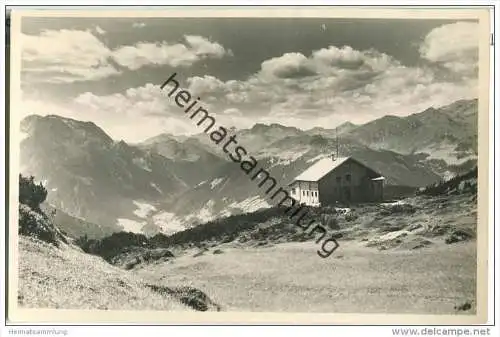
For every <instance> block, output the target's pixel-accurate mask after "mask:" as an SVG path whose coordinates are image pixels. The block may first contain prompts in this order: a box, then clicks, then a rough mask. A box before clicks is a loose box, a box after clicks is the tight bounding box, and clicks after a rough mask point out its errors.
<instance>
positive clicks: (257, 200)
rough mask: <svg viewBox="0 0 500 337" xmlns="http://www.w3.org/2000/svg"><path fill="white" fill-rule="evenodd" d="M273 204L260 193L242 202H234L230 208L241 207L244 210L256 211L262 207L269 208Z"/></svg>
mask: <svg viewBox="0 0 500 337" xmlns="http://www.w3.org/2000/svg"><path fill="white" fill-rule="evenodd" d="M269 207H271V205H270V204H269V203H268V202H267V201H266V200H265V199H263V198H261V197H259V196H258V195H256V196H254V197H251V198H247V199H245V200H243V201H240V202H233V203H232V204H230V205H229V208H235V209H240V210H241V211H244V212H255V211H257V210H259V209H262V208H269Z"/></svg>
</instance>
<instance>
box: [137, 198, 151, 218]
mask: <svg viewBox="0 0 500 337" xmlns="http://www.w3.org/2000/svg"><path fill="white" fill-rule="evenodd" d="M134 205H136V206H137V207H138V209H136V210H135V211H134V214H135V215H137V216H138V217H139V218H143V219H144V218H147V217H148V215H149V214H151V213H152V212H154V211H156V207H154V206H153V205H150V204H148V203H145V202H140V201H137V200H134Z"/></svg>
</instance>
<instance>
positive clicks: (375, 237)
mask: <svg viewBox="0 0 500 337" xmlns="http://www.w3.org/2000/svg"><path fill="white" fill-rule="evenodd" d="M407 201H409V202H412V203H413V204H415V206H416V207H417V211H416V212H415V213H412V214H401V213H394V214H389V215H382V214H381V210H380V208H379V207H375V206H373V207H367V208H365V209H359V210H356V213H357V214H358V215H359V217H358V218H357V219H356V220H354V221H352V222H349V223H340V226H341V232H343V233H344V238H343V239H339V243H340V245H341V247H340V248H339V249H338V250H337V251H336V252H335V253H334V254H333V255H332V256H330V257H329V258H328V259H321V258H320V257H318V256H317V254H316V250H317V249H318V246H317V245H316V244H314V242H304V243H295V242H294V243H284V244H277V245H274V246H273V245H271V246H270V247H261V248H256V247H253V246H254V245H253V244H250V245H248V243H246V244H245V245H238V244H237V243H236V242H231V243H225V244H218V245H216V247H213V248H212V249H211V251H207V252H205V253H204V254H203V255H201V256H198V257H193V255H197V254H195V253H196V252H197V251H198V250H197V249H190V250H187V251H185V252H184V253H185V255H184V256H182V257H180V258H177V259H175V260H173V261H170V262H168V263H163V264H154V265H144V266H142V267H140V268H138V269H136V270H135V271H134V272H135V273H139V275H140V277H143V278H147V279H155V280H156V281H157V282H160V283H161V282H168V284H171V285H175V284H179V285H185V284H189V285H191V286H194V287H197V288H199V289H202V290H203V291H205V292H206V293H207V294H209V295H210V297H211V298H212V299H213V300H214V301H216V302H217V303H220V304H221V305H222V306H223V308H224V309H223V310H244V311H288V312H358V313H362V312H364V313H375V312H380V313H385V312H390V313H426V314H432V313H434V314H438V313H439V314H447V313H449V314H452V313H455V312H456V311H455V306H457V305H462V304H464V302H469V303H471V304H472V307H471V309H470V310H467V311H464V312H463V313H466V314H473V313H474V312H475V297H476V296H475V291H476V283H475V282H476V241H475V239H474V236H475V230H476V218H475V214H476V204H475V200H474V197H473V196H470V195H459V196H446V197H438V198H421V197H419V198H414V199H410V200H407ZM457 230H460V231H466V232H468V233H471V235H472V238H471V239H470V240H468V241H465V242H458V243H453V244H449V245H448V244H445V239H446V238H448V237H449V236H450V233H453V232H455V231H457ZM387 233H405V235H404V236H402V237H400V238H398V239H396V240H394V239H391V240H387V239H385V240H383V239H381V237H382V238H383V237H384V235H385V234H387ZM422 241H425V242H427V245H426V246H424V247H418V243H420V242H422ZM254 243H255V241H254ZM374 243H375V244H374ZM415 243H416V244H415ZM210 245H211V244H210ZM210 245H209V246H210ZM368 245H371V246H368ZM415 247H418V248H415ZM215 249H221V250H222V251H223V254H212V253H213V251H214V250H215Z"/></svg>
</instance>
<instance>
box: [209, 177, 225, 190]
mask: <svg viewBox="0 0 500 337" xmlns="http://www.w3.org/2000/svg"><path fill="white" fill-rule="evenodd" d="M223 181H224V178H216V179H214V180H212V182H210V187H211V188H212V189H214V188H215V187H216V186H217V185H219V184H220V183H221V182H223Z"/></svg>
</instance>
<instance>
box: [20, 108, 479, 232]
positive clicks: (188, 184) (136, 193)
mask: <svg viewBox="0 0 500 337" xmlns="http://www.w3.org/2000/svg"><path fill="white" fill-rule="evenodd" d="M232 131H233V132H234V133H235V135H236V138H237V139H238V143H239V144H241V145H244V146H245V148H246V149H247V150H248V152H249V154H251V155H253V156H254V157H255V158H257V159H258V161H259V166H260V167H264V168H267V170H268V171H269V172H270V173H271V175H272V176H273V177H275V178H276V179H277V180H278V181H279V184H281V185H282V186H284V185H286V184H287V183H288V182H289V181H291V179H293V178H294V177H295V176H296V175H298V174H299V173H300V172H301V171H302V170H304V169H305V168H307V167H308V166H310V165H311V164H313V163H314V162H315V161H316V160H319V159H320V158H322V157H324V156H328V155H331V154H332V153H334V152H337V150H338V155H340V156H353V157H355V158H356V159H358V160H359V161H361V162H364V163H365V164H366V165H368V166H370V167H372V168H373V169H375V170H377V171H379V172H380V173H382V174H383V175H384V176H385V177H386V181H387V185H388V187H391V186H393V187H396V186H398V187H408V188H411V189H415V188H419V187H423V186H427V185H430V184H433V183H436V182H438V181H440V180H443V179H445V178H448V177H451V176H454V175H456V174H460V173H463V172H465V171H467V170H468V169H470V168H471V167H472V166H473V165H475V164H476V161H477V100H476V99H475V100H461V101H457V102H454V103H453V104H451V105H448V106H443V107H439V108H434V107H432V108H429V109H427V110H425V111H423V112H420V113H417V114H413V115H410V116H407V117H396V116H385V117H382V118H379V119H376V120H374V121H371V122H368V123H366V124H362V125H355V124H352V123H350V122H346V123H344V124H342V125H340V126H339V127H337V129H325V128H321V127H316V128H313V129H310V130H300V129H298V128H294V127H289V126H283V125H280V124H276V123H275V124H270V125H266V124H255V125H254V126H253V127H252V128H249V129H242V130H232ZM21 132H22V133H23V134H24V136H25V137H24V139H23V140H22V141H21V173H23V174H27V175H34V176H35V177H36V178H37V179H38V180H42V181H44V184H45V185H46V187H47V189H48V190H49V198H48V203H49V204H50V205H51V207H53V208H55V209H56V210H59V211H60V212H62V213H63V214H68V215H69V216H72V217H75V218H77V219H81V221H74V223H75V226H77V225H76V224H78V226H83V227H85V226H89V225H85V224H89V223H91V224H97V226H98V228H99V230H98V231H97V234H96V235H98V234H99V233H101V232H102V233H107V232H110V231H111V232H112V231H119V230H126V231H132V232H143V233H146V234H148V235H152V234H155V233H157V232H164V233H167V234H168V233H173V232H176V231H179V230H182V229H184V228H186V227H192V226H196V225H198V224H200V223H203V222H206V221H210V220H213V219H215V218H218V217H223V216H229V215H231V214H237V213H242V212H243V213H244V212H252V211H254V210H257V209H260V208H264V207H268V206H270V204H269V202H268V200H266V199H265V198H264V193H263V191H262V190H259V188H258V187H257V184H256V183H255V181H251V180H250V179H249V178H248V177H247V176H246V175H245V174H244V173H243V172H242V171H241V170H240V169H238V166H237V165H236V164H235V163H233V162H232V161H230V160H229V158H228V157H227V155H226V154H225V153H224V152H223V151H222V150H221V148H220V147H219V148H218V147H217V146H215V145H214V144H213V143H212V142H211V141H210V139H209V137H208V136H207V135H206V134H204V133H200V134H196V135H193V136H175V135H170V134H160V135H157V136H155V137H152V138H150V139H147V140H146V141H144V142H141V143H139V144H128V143H126V142H124V141H123V140H120V141H118V140H113V139H112V138H111V137H109V136H108V135H107V134H106V132H105V131H104V130H102V129H101V128H99V127H98V126H97V125H95V124H94V123H92V122H86V121H78V120H74V119H69V118H64V117H60V116H55V115H48V116H43V117H42V116H39V115H30V116H28V117H26V118H25V119H23V120H22V122H21ZM56 212H57V211H56ZM90 227H92V228H97V227H95V225H94V226H89V228H90ZM73 232H74V233H79V234H81V233H84V232H85V228H84V229H83V230H82V229H81V228H80V229H78V230H74V231H73Z"/></svg>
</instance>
